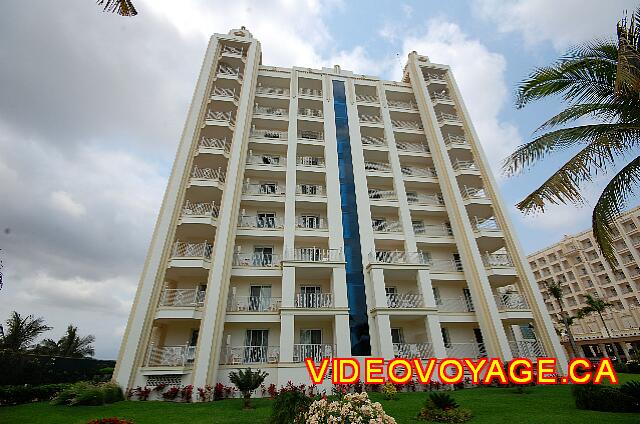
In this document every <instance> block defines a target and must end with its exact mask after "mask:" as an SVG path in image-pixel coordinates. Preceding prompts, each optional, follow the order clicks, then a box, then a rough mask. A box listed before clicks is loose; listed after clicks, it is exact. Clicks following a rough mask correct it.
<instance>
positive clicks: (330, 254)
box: [284, 247, 344, 262]
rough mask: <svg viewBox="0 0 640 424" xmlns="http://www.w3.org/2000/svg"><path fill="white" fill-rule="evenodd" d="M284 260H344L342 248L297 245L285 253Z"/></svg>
mask: <svg viewBox="0 0 640 424" xmlns="http://www.w3.org/2000/svg"><path fill="white" fill-rule="evenodd" d="M284 260H286V261H293V262H344V255H343V253H342V249H324V248H319V247H299V248H295V249H289V250H287V252H286V253H285V258H284Z"/></svg>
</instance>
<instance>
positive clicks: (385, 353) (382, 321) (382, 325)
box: [372, 313, 395, 359]
mask: <svg viewBox="0 0 640 424" xmlns="http://www.w3.org/2000/svg"><path fill="white" fill-rule="evenodd" d="M375 328H376V331H377V334H375V337H377V339H378V342H379V343H380V347H379V349H380V351H379V352H378V356H381V357H383V358H384V359H392V358H393V357H394V356H395V355H394V353H393V340H392V339H391V320H390V319H389V314H385V313H378V314H376V326H375ZM373 336H374V335H373V334H372V337H373Z"/></svg>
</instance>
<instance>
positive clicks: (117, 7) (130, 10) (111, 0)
mask: <svg viewBox="0 0 640 424" xmlns="http://www.w3.org/2000/svg"><path fill="white" fill-rule="evenodd" d="M97 2H98V5H99V6H103V10H104V11H105V12H110V13H117V14H118V15H120V16H135V15H137V14H138V11H137V10H136V8H135V6H134V5H133V3H132V2H131V0H97Z"/></svg>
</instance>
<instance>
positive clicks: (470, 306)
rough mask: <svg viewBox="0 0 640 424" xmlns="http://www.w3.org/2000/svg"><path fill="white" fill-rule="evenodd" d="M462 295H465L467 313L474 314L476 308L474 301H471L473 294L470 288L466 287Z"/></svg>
mask: <svg viewBox="0 0 640 424" xmlns="http://www.w3.org/2000/svg"><path fill="white" fill-rule="evenodd" d="M462 294H463V295H464V302H465V304H466V307H467V311H468V312H473V311H474V308H473V300H471V292H470V291H469V289H468V288H466V287H465V288H463V289H462Z"/></svg>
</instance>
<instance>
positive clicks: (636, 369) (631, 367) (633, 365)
mask: <svg viewBox="0 0 640 424" xmlns="http://www.w3.org/2000/svg"><path fill="white" fill-rule="evenodd" d="M626 366H627V372H630V373H631V374H640V361H638V360H631V361H628V362H627V363H626Z"/></svg>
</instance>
